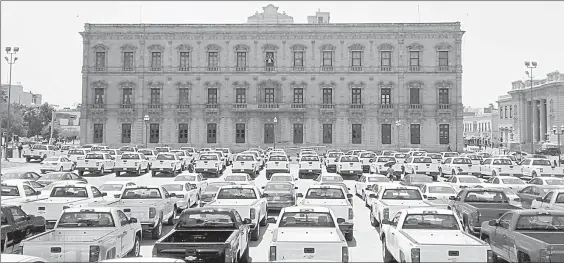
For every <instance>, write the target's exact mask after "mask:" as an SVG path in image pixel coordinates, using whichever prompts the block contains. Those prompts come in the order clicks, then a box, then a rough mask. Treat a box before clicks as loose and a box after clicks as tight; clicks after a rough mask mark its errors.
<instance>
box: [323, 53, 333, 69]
mask: <svg viewBox="0 0 564 263" xmlns="http://www.w3.org/2000/svg"><path fill="white" fill-rule="evenodd" d="M323 66H324V67H332V66H333V51H323Z"/></svg>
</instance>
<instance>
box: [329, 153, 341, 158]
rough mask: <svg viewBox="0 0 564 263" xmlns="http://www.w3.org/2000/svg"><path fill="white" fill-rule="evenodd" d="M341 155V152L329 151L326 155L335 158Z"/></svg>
mask: <svg viewBox="0 0 564 263" xmlns="http://www.w3.org/2000/svg"><path fill="white" fill-rule="evenodd" d="M341 155H343V153H330V154H329V155H328V156H327V157H329V158H337V157H339V156H341Z"/></svg>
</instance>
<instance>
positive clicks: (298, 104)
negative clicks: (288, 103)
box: [292, 103, 305, 109]
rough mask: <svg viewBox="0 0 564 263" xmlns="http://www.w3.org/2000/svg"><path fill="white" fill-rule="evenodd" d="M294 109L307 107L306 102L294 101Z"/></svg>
mask: <svg viewBox="0 0 564 263" xmlns="http://www.w3.org/2000/svg"><path fill="white" fill-rule="evenodd" d="M292 109H305V104H304V103H292Z"/></svg>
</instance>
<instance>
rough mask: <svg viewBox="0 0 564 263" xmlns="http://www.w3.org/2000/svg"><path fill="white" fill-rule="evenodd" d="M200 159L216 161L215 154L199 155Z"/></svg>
mask: <svg viewBox="0 0 564 263" xmlns="http://www.w3.org/2000/svg"><path fill="white" fill-rule="evenodd" d="M200 161H217V155H215V154H206V155H200Z"/></svg>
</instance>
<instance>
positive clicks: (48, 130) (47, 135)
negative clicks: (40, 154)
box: [41, 125, 59, 139]
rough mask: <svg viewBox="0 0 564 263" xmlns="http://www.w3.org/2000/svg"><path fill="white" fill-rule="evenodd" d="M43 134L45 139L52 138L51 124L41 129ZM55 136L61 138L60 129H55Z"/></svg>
mask: <svg viewBox="0 0 564 263" xmlns="http://www.w3.org/2000/svg"><path fill="white" fill-rule="evenodd" d="M41 136H42V137H43V138H44V139H51V126H49V125H47V126H45V127H43V130H41ZM53 138H59V129H57V128H55V130H54V131H53Z"/></svg>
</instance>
